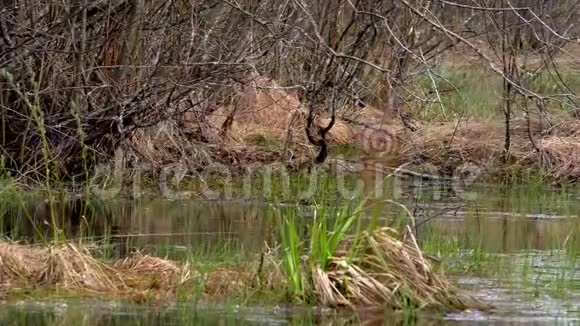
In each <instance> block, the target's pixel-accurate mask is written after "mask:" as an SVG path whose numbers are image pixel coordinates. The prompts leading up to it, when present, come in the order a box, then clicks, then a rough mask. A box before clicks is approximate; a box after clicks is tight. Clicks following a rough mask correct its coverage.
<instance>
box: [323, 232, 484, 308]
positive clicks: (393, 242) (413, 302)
mask: <svg viewBox="0 0 580 326" xmlns="http://www.w3.org/2000/svg"><path fill="white" fill-rule="evenodd" d="M353 251H354V252H355V254H354V258H352V259H351V258H349V257H350V256H349V255H350V253H351V252H353ZM312 282H313V285H314V289H315V294H316V297H317V300H318V302H319V303H320V304H322V305H325V306H348V307H353V308H355V307H369V306H380V307H389V308H393V309H397V310H401V309H405V308H406V306H407V305H409V306H414V307H419V308H432V309H442V310H445V311H459V310H465V309H472V308H478V309H485V308H488V306H487V305H486V304H484V303H482V302H479V301H478V300H476V299H474V298H472V297H471V296H469V295H467V294H465V293H463V292H461V291H460V290H459V289H457V288H456V287H454V286H453V285H452V284H450V283H449V282H448V281H447V279H446V277H445V276H444V275H443V274H442V273H440V272H437V271H435V270H434V269H433V267H432V265H431V263H430V262H429V260H428V259H427V258H425V257H424V256H423V254H422V253H421V250H420V249H419V247H418V246H417V242H416V240H415V238H414V236H413V234H412V233H411V232H406V233H404V234H403V236H402V237H401V235H400V234H398V233H397V232H396V231H394V230H393V229H390V228H382V229H378V230H376V231H374V232H370V233H368V232H367V233H364V234H363V235H362V237H360V238H355V237H351V238H349V239H347V240H346V241H344V242H343V243H342V245H341V249H340V250H339V251H338V252H337V253H336V254H335V255H334V257H332V258H331V259H330V262H329V265H328V266H327V267H326V268H322V267H321V266H319V265H318V266H315V267H314V269H313V270H312Z"/></svg>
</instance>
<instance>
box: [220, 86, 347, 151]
mask: <svg viewBox="0 0 580 326" xmlns="http://www.w3.org/2000/svg"><path fill="white" fill-rule="evenodd" d="M294 93H295V92H294V91H292V90H288V89H284V88H283V87H281V86H280V85H279V84H278V83H277V82H276V81H274V80H272V79H268V78H262V77H257V78H254V79H253V80H252V81H251V82H249V83H248V84H247V86H246V87H244V88H242V89H240V90H238V91H237V92H236V94H235V95H234V96H233V98H232V101H231V104H230V105H229V106H225V107H222V108H220V109H219V110H217V111H216V112H214V113H213V114H212V116H211V117H210V119H209V120H210V122H211V123H212V125H213V127H214V128H215V129H218V130H221V129H224V128H226V129H227V136H228V137H227V138H228V140H229V141H230V142H234V143H238V144H239V143H245V142H246V140H247V139H248V138H252V137H255V136H256V135H261V136H264V137H266V138H273V139H277V140H280V141H286V140H287V138H288V136H289V135H291V137H292V142H294V143H299V144H306V143H307V140H306V135H305V131H304V130H305V123H306V121H305V119H306V116H307V114H308V111H307V109H306V108H305V107H304V106H303V104H302V103H301V102H300V100H299V99H298V96H297V95H296V94H294ZM229 117H230V118H232V119H233V122H232V124H231V126H230V127H224V122H225V121H226V120H227V119H228V118H229ZM329 121H330V119H329V118H328V117H320V118H319V119H318V120H317V121H316V123H317V124H318V125H319V126H326V125H327V124H328V122H329ZM352 137H353V136H352V130H351V128H350V126H349V125H348V124H347V123H345V122H344V121H341V120H340V119H339V120H338V121H336V122H335V125H334V126H333V127H332V129H330V131H329V133H328V139H329V141H330V142H332V143H337V144H345V143H350V141H351V140H352Z"/></svg>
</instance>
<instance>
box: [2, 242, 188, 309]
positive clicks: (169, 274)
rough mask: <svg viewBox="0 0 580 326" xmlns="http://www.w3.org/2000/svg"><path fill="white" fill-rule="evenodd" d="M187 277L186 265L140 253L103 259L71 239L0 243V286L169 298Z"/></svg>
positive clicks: (135, 298) (9, 288)
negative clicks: (30, 243) (43, 243)
mask: <svg viewBox="0 0 580 326" xmlns="http://www.w3.org/2000/svg"><path fill="white" fill-rule="evenodd" d="M189 278H190V269H189V266H188V265H187V264H186V265H183V266H178V265H177V264H175V263H173V262H170V261H167V260H164V259H161V258H157V257H152V256H148V255H143V254H140V253H135V254H132V255H131V256H129V257H127V258H125V259H123V260H119V261H116V262H112V263H108V262H103V261H100V260H98V259H96V258H94V257H93V256H92V255H91V253H90V252H89V251H88V250H87V249H86V248H83V247H81V246H77V245H75V244H72V243H67V244H63V245H58V246H57V245H54V246H27V245H20V244H16V243H8V242H2V243H0V288H2V289H3V291H2V292H3V293H8V292H10V291H11V290H14V289H16V290H18V289H24V290H37V289H47V291H49V290H50V289H52V290H55V289H56V290H57V291H59V292H60V291H70V292H71V293H76V294H81V295H83V294H86V295H102V296H114V297H127V298H130V299H133V300H136V301H143V300H146V299H150V300H153V301H155V300H171V299H175V296H176V291H177V288H178V287H179V286H181V285H183V284H185V283H186V282H187V281H188V280H189Z"/></svg>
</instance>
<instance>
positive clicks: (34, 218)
mask: <svg viewBox="0 0 580 326" xmlns="http://www.w3.org/2000/svg"><path fill="white" fill-rule="evenodd" d="M442 189H443V188H441V187H440V186H436V187H423V188H421V189H419V190H418V188H417V187H413V186H409V187H407V188H405V190H404V191H403V193H402V195H401V197H400V198H399V200H401V201H402V202H404V203H405V204H406V205H407V206H408V207H409V208H410V209H411V210H412V211H413V213H414V214H415V215H416V216H417V224H418V225H420V226H419V227H418V229H417V233H418V238H419V242H420V243H421V245H422V246H423V247H424V248H425V250H427V251H429V252H430V253H431V254H433V255H434V256H441V257H446V258H445V260H444V262H442V263H443V264H444V265H445V267H447V269H448V270H449V274H450V277H451V278H452V280H453V281H454V282H455V283H457V284H459V285H460V286H461V287H462V288H464V289H466V290H468V291H470V292H471V293H472V294H473V295H474V296H476V297H479V298H481V299H483V300H485V301H487V302H490V303H492V304H493V305H494V309H492V310H490V311H485V312H481V311H467V312H462V313H456V314H448V315H444V316H439V315H430V314H423V313H420V314H419V315H418V316H417V317H416V318H413V319H412V320H410V319H408V316H407V317H406V316H404V315H403V314H401V313H398V314H394V313H392V312H384V311H357V312H336V311H334V312H331V311H325V310H320V309H315V308H303V307H302V308H301V307H279V306H267V305H266V306H260V305H245V306H236V305H226V304H224V305H194V304H186V303H179V304H173V305H170V306H142V305H141V306H136V305H131V304H127V303H121V302H108V301H95V300H90V301H86V300H85V301H83V300H74V301H71V300H65V301H62V300H61V301H59V300H48V301H22V302H9V303H5V304H3V305H0V324H2V325H4V324H6V325H9V324H24V323H25V324H29V323H30V324H32V323H34V324H41V325H53V324H55V325H56V324H58V325H69V324H70V325H72V324H74V325H78V324H81V325H84V324H86V325H95V324H113V325H115V324H123V325H127V324H135V325H137V324H139V325H142V324H145V325H147V324H168V325H186V324H187V325H190V324H236V325H237V324H248V325H282V324H284V325H285V324H301V325H302V324H352V323H354V324H358V323H365V324H372V325H377V324H390V323H391V322H393V323H395V324H403V323H405V322H410V321H412V322H413V323H415V324H419V325H423V324H428V325H438V324H441V325H443V324H456V325H468V324H469V325H471V324H478V323H481V324H489V323H493V324H496V325H513V324H530V323H531V324H537V325H540V324H542V325H543V324H562V325H564V324H576V323H580V268H579V267H578V264H577V262H576V260H577V259H576V258H578V255H579V253H580V251H578V250H576V248H578V245H577V243H574V241H575V240H574V239H575V238H576V233H577V232H578V231H579V230H580V219H579V216H580V201H579V200H578V198H579V195H578V193H577V192H574V191H569V192H562V191H559V190H554V189H540V190H537V189H535V190H530V189H525V188H522V189H511V190H506V191H500V190H499V189H498V187H497V186H493V185H492V186H490V185H482V186H481V187H477V188H476V189H472V193H471V195H474V196H472V197H470V198H468V199H466V198H465V197H463V196H459V195H458V194H457V193H454V192H453V191H448V190H446V189H443V190H442ZM284 207H285V206H284V205H274V204H271V203H267V202H264V201H241V200H240V201H227V202H219V201H209V202H208V201H195V200H174V201H168V200H163V199H154V200H146V201H145V200H143V201H126V200H117V201H110V202H108V203H106V209H104V210H96V211H91V212H90V213H88V212H87V211H85V213H86V214H81V217H77V218H76V220H77V222H70V220H71V218H70V215H71V214H73V215H74V214H78V212H76V213H75V212H74V209H71V207H63V208H62V209H61V210H60V212H61V214H62V215H63V217H61V218H60V219H61V220H62V221H67V222H64V224H63V230H64V232H65V233H67V236H68V237H77V238H81V237H82V238H85V239H86V238H87V237H92V238H93V239H94V240H101V241H102V240H103V239H105V240H106V243H110V244H111V248H112V249H111V250H110V252H109V254H110V255H111V256H122V255H125V254H126V253H127V252H130V251H132V250H135V249H139V250H142V251H145V252H150V253H153V254H158V255H167V256H169V257H171V258H176V259H179V258H180V257H184V256H187V255H189V254H190V253H191V252H193V251H196V250H199V248H216V247H220V246H224V245H227V247H228V250H234V251H235V250H240V251H242V250H243V251H245V252H259V251H260V250H262V248H263V246H264V243H274V242H276V241H277V237H276V221H275V219H274V218H273V217H272V212H273V210H274V209H282V210H283V209H284ZM27 209H28V211H27V213H23V212H21V211H19V210H16V211H15V210H3V211H6V213H5V214H4V222H3V224H2V228H3V232H4V234H5V235H6V236H9V237H11V238H19V239H28V241H31V242H33V241H38V234H37V232H33V231H32V229H31V228H30V225H27V224H26V223H24V222H22V223H20V224H21V225H20V224H19V223H14V218H15V217H16V218H20V219H21V220H22V218H23V216H24V215H25V216H27V219H26V220H28V221H29V222H30V224H32V223H36V224H40V225H43V224H47V223H44V222H43V221H46V220H47V219H48V218H49V217H48V216H47V215H46V214H45V213H46V212H45V211H44V208H43V205H42V203H40V204H39V203H34V204H32V205H30V206H29V207H28V208H27ZM300 209H301V210H302V212H303V214H302V215H303V216H304V218H310V217H311V215H312V208H311V207H309V206H308V205H303V206H301V208H300ZM23 214H24V215H23ZM43 214H44V215H43ZM64 216H66V217H64ZM380 216H381V217H382V220H383V221H384V223H385V224H391V222H392V220H393V219H394V218H395V217H396V216H398V215H397V214H396V212H395V210H394V209H393V208H392V207H390V208H388V207H385V208H384V209H383V211H381V213H380ZM10 218H12V222H10ZM72 220H75V218H72ZM7 221H8V222H7ZM83 223H84V224H83ZM81 224H82V225H85V226H87V227H79V225H81ZM450 247H451V248H452V249H453V250H455V254H453V255H449V256H448V257H447V256H446V255H447V254H448V253H449V251H450V250H451V249H450Z"/></svg>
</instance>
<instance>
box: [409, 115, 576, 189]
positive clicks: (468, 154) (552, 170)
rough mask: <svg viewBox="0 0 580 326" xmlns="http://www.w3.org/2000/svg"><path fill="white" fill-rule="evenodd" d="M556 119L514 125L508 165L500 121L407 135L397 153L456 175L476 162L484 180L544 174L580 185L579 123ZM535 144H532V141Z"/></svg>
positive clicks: (424, 129) (433, 127) (428, 128)
mask: <svg viewBox="0 0 580 326" xmlns="http://www.w3.org/2000/svg"><path fill="white" fill-rule="evenodd" d="M567 119H568V120H566V118H559V117H552V119H550V120H551V121H550V123H548V122H547V121H543V119H542V120H540V119H532V120H530V122H529V123H528V121H527V120H526V119H515V120H514V121H513V122H512V129H511V130H512V132H511V148H510V160H509V161H508V162H507V164H506V163H505V162H504V156H505V153H504V134H505V131H504V125H503V124H502V123H501V122H499V121H470V122H465V121H464V122H461V123H456V122H448V123H440V124H432V125H424V126H422V127H421V128H420V129H419V130H418V131H417V132H415V133H409V132H407V134H406V135H407V137H405V138H406V139H407V141H406V142H405V143H404V146H403V148H402V151H401V152H400V153H398V155H400V156H401V159H402V160H403V161H406V162H428V163H431V164H434V165H436V166H439V167H442V170H449V171H453V170H454V169H455V168H456V167H458V166H460V165H462V164H464V163H474V164H476V165H478V166H479V167H480V168H481V169H482V171H481V172H482V175H494V176H510V175H514V174H518V173H522V172H525V171H527V172H534V171H535V172H536V174H538V173H542V174H544V175H545V176H547V177H549V178H550V179H553V180H555V181H557V182H576V181H578V180H580V169H579V168H578V166H580V155H579V153H580V139H579V138H578V131H579V130H580V122H579V121H577V120H572V119H570V118H567ZM530 138H531V139H533V142H532V141H531V140H530Z"/></svg>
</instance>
